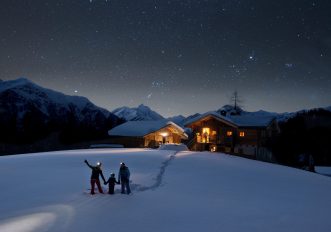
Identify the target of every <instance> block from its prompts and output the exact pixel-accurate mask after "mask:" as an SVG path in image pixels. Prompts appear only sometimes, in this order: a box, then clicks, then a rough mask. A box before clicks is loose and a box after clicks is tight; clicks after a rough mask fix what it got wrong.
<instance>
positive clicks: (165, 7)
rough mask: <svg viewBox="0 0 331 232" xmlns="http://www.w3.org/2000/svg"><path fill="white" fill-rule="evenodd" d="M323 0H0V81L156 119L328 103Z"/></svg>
mask: <svg viewBox="0 0 331 232" xmlns="http://www.w3.org/2000/svg"><path fill="white" fill-rule="evenodd" d="M329 12H331V2H329V1H326V0H321V1H309V0H303V1H299V0H292V1H284V0H281V1H275V2H269V1H268V2H266V1H259V0H257V1H253V0H247V1H230V0H227V1H216V0H211V1H198V0H196V1H188V0H187V1H185V0H184V1H175V0H170V1H160V2H159V1H148V0H142V1H139V4H138V3H137V2H132V1H129V0H121V1H120V0H112V1H110V0H108V1H106V0H92V1H91V0H71V1H68V0H57V1H55V0H54V1H42V0H21V1H18V0H5V1H3V2H2V7H1V9H0V28H1V29H0V51H1V53H0V70H1V71H0V79H3V80H13V79H16V78H18V77H26V78H28V79H30V80H31V81H33V82H35V83H36V84H38V85H41V86H43V87H45V88H50V89H53V90H56V91H60V92H63V93H65V94H69V95H80V96H85V97H87V98H88V99H89V100H91V101H92V102H93V103H94V104H96V105H98V106H100V107H103V108H106V109H108V110H109V111H112V110H114V109H116V108H118V107H121V106H128V107H137V106H138V105H139V104H144V105H147V106H149V107H150V108H152V109H153V110H155V111H156V112H158V113H160V114H161V115H162V116H164V117H169V116H174V115H179V114H182V115H184V116H188V115H191V114H193V113H203V112H206V111H210V110H216V109H219V108H220V107H222V106H223V105H225V104H229V103H230V98H231V95H232V93H233V92H234V91H235V90H237V91H238V93H239V95H240V96H241V97H242V99H243V104H242V105H243V108H244V109H245V110H247V111H258V110H266V111H270V112H278V113H282V112H295V111H298V110H302V109H311V108H318V107H328V106H330V105H331V91H329V90H330V89H331V69H330V68H329V66H330V64H331V58H330V51H331V23H330V22H331V15H330V13H329Z"/></svg>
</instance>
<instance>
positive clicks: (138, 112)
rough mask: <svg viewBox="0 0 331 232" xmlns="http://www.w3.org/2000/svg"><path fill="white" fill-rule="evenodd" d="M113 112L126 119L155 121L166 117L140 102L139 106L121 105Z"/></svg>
mask: <svg viewBox="0 0 331 232" xmlns="http://www.w3.org/2000/svg"><path fill="white" fill-rule="evenodd" d="M112 113H113V114H115V115H116V116H117V117H119V118H124V119H125V120H126V121H154V120H162V119H164V118H163V117H162V116H161V115H160V114H158V113H156V112H155V111H153V110H151V108H149V107H148V106H145V105H143V104H140V105H139V106H138V107H137V108H130V107H127V106H124V107H120V108H117V109H115V110H113V111H112Z"/></svg>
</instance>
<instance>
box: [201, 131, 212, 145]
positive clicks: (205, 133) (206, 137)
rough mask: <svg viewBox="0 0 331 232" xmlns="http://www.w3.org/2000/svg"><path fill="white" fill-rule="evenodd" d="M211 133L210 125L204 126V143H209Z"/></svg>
mask: <svg viewBox="0 0 331 232" xmlns="http://www.w3.org/2000/svg"><path fill="white" fill-rule="evenodd" d="M209 134H210V128H208V127H204V128H202V142H203V143H209Z"/></svg>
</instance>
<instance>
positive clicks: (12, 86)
mask: <svg viewBox="0 0 331 232" xmlns="http://www.w3.org/2000/svg"><path fill="white" fill-rule="evenodd" d="M120 121H121V120H120V119H119V118H118V117H117V116H116V115H114V114H112V113H111V112H109V111H108V110H106V109H103V108H100V107H98V106H96V105H94V104H93V103H92V102H90V101H89V100H88V99H87V98H85V97H79V96H69V95H65V94H63V93H60V92H57V91H54V90H51V89H46V88H43V87H41V86H38V85H36V84H35V83H33V82H31V81H29V80H28V79H26V78H19V79H17V80H12V81H0V126H1V128H2V130H1V132H0V138H1V139H2V140H7V139H10V137H13V140H16V139H17V137H20V136H22V135H25V136H23V137H26V136H27V137H28V138H31V136H30V134H31V133H33V134H38V136H37V137H39V136H41V134H45V133H47V132H50V131H54V130H60V131H63V130H67V131H68V130H72V131H71V134H72V132H73V131H74V130H76V131H81V129H82V128H85V129H88V130H89V131H90V132H91V133H94V132H97V131H103V130H106V129H105V127H113V126H116V125H117V124H118V123H119V122H120ZM108 129H109V128H108Z"/></svg>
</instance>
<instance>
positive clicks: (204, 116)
mask: <svg viewBox="0 0 331 232" xmlns="http://www.w3.org/2000/svg"><path fill="white" fill-rule="evenodd" d="M208 116H212V117H214V118H216V119H221V120H224V121H225V122H227V123H229V124H231V125H234V126H235V123H234V122H233V121H232V120H231V119H230V118H227V117H224V116H222V115H220V114H218V113H216V112H215V111H209V112H207V113H204V114H201V115H199V116H197V117H195V118H192V119H191V120H189V121H187V122H186V123H185V126H187V125H189V124H191V123H194V122H196V121H199V120H201V119H203V118H206V117H208Z"/></svg>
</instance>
